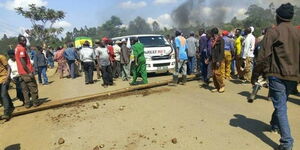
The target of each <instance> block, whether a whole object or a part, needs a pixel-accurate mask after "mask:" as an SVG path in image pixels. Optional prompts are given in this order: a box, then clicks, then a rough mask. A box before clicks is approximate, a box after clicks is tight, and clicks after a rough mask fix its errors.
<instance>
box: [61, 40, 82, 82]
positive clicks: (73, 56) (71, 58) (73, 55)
mask: <svg viewBox="0 0 300 150" xmlns="http://www.w3.org/2000/svg"><path fill="white" fill-rule="evenodd" d="M64 57H65V58H66V60H67V63H68V66H69V70H70V75H71V78H72V79H75V78H76V72H75V65H76V64H75V62H76V60H78V59H79V58H78V55H77V52H76V50H75V49H74V45H73V43H69V44H68V48H67V49H66V50H65V51H64Z"/></svg>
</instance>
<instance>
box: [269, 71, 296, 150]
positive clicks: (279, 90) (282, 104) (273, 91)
mask: <svg viewBox="0 0 300 150" xmlns="http://www.w3.org/2000/svg"><path fill="white" fill-rule="evenodd" d="M295 86H297V82H295V81H288V80H282V79H278V78H276V77H269V89H270V91H269V96H270V98H271V99H272V102H273V106H274V108H275V110H274V112H273V114H272V120H271V126H272V128H277V129H279V130H280V134H281V138H280V144H281V145H283V146H284V147H287V148H289V147H292V146H293V142H294V140H293V138H292V135H291V131H290V126H289V122H288V116H287V104H286V103H287V100H288V96H289V94H290V92H291V91H292V90H293V88H294V87H295Z"/></svg>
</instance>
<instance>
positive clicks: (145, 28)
mask: <svg viewBox="0 0 300 150" xmlns="http://www.w3.org/2000/svg"><path fill="white" fill-rule="evenodd" d="M151 32H152V30H151V27H150V25H149V24H148V23H147V22H146V20H145V19H143V18H141V17H139V16H138V17H136V18H135V19H134V20H133V21H130V22H129V26H128V34H147V33H151Z"/></svg>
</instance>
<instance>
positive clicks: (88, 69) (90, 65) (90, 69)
mask: <svg viewBox="0 0 300 150" xmlns="http://www.w3.org/2000/svg"><path fill="white" fill-rule="evenodd" d="M83 70H84V74H85V83H93V82H94V80H93V76H94V62H83Z"/></svg>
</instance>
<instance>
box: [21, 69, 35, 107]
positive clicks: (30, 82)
mask: <svg viewBox="0 0 300 150" xmlns="http://www.w3.org/2000/svg"><path fill="white" fill-rule="evenodd" d="M20 84H21V88H22V92H23V96H24V100H25V103H26V104H27V103H30V96H31V98H32V102H36V101H37V99H38V86H37V83H36V80H35V78H34V76H30V75H21V80H20Z"/></svg>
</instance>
